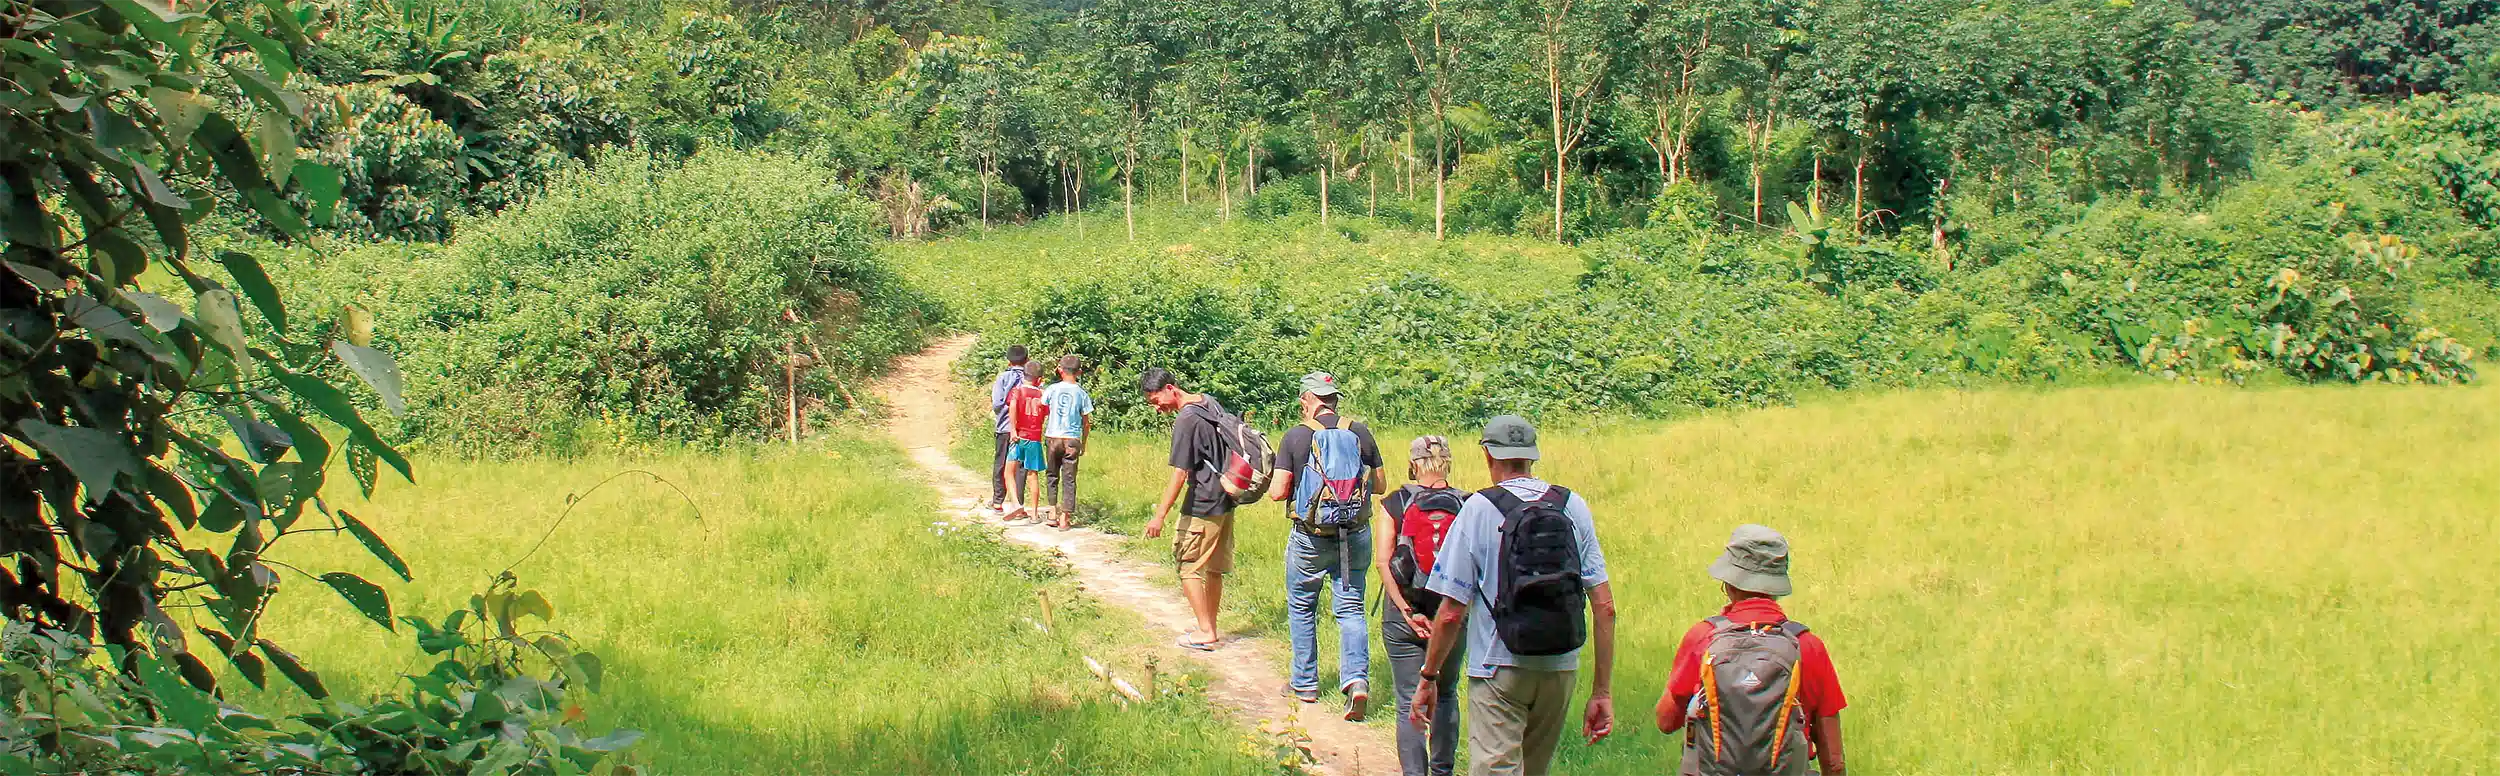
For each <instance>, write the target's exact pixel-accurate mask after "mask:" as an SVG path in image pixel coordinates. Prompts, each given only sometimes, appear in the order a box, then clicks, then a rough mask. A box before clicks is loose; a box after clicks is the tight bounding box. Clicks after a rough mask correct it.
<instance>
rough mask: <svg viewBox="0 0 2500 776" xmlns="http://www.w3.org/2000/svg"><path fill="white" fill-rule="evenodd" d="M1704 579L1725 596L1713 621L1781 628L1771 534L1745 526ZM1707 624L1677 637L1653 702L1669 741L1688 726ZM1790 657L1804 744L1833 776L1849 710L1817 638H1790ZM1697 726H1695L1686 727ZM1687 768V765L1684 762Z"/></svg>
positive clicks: (1838, 770) (1776, 552)
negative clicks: (1671, 664) (1794, 651)
mask: <svg viewBox="0 0 2500 776" xmlns="http://www.w3.org/2000/svg"><path fill="white" fill-rule="evenodd" d="M1710 576H1711V577H1712V578H1714V579H1717V580H1719V586H1720V588H1721V589H1723V590H1725V591H1726V593H1727V607H1726V608H1724V609H1720V610H1719V616H1720V617H1723V618H1726V619H1727V620H1728V621H1730V622H1733V623H1734V624H1736V625H1740V626H1759V625H1779V624H1782V623H1786V622H1788V613H1787V612H1785V611H1782V610H1781V609H1780V605H1779V598H1780V597H1781V596H1785V595H1788V594H1789V593H1790V587H1789V582H1788V539H1787V538H1786V537H1783V536H1780V534H1779V532H1778V531H1774V530H1771V529H1769V528H1766V527H1763V526H1759V525H1745V526H1740V527H1738V528H1737V529H1736V533H1735V535H1733V536H1731V537H1729V538H1728V542H1727V551H1726V552H1725V553H1723V554H1721V555H1720V556H1719V559H1718V561H1717V562H1714V563H1712V564H1710ZM1717 629H1718V628H1717V626H1715V625H1714V624H1713V623H1712V622H1711V621H1710V620H1703V621H1702V622H1699V623H1695V624H1694V625H1693V627H1692V629H1691V630H1688V631H1685V632H1684V641H1683V643H1682V644H1680V645H1678V646H1677V647H1676V649H1675V669H1674V671H1673V672H1672V673H1670V674H1669V675H1668V677H1667V689H1666V693H1665V694H1664V696H1663V697H1660V698H1659V699H1658V732H1661V733H1670V734H1672V733H1674V732H1675V731H1676V730H1678V729H1680V728H1682V727H1684V724H1685V723H1686V722H1687V721H1688V720H1687V719H1685V716H1686V715H1687V714H1688V713H1690V709H1691V707H1692V704H1693V696H1695V695H1698V694H1700V693H1701V691H1702V687H1701V680H1702V677H1701V657H1702V653H1703V652H1704V651H1705V650H1707V649H1709V647H1710V640H1711V636H1712V634H1713V633H1714V632H1715V631H1717ZM1797 646H1798V657H1797V664H1796V667H1795V669H1794V671H1795V673H1794V674H1793V675H1792V676H1791V677H1790V679H1789V681H1792V682H1795V683H1796V687H1795V688H1794V689H1795V691H1796V693H1797V704H1798V706H1800V707H1802V708H1803V710H1804V711H1805V720H1806V741H1807V743H1808V746H1809V747H1810V748H1811V749H1812V751H1813V753H1814V755H1813V756H1815V757H1816V758H1818V759H1820V760H1821V762H1822V766H1823V767H1822V770H1823V776H1841V775H1842V774H1843V773H1845V772H1846V766H1845V765H1844V763H1843V760H1842V759H1841V744H1840V710H1841V709H1843V708H1847V707H1848V705H1849V698H1848V696H1846V695H1844V694H1842V693H1841V691H1840V674H1839V673H1838V672H1836V671H1834V670H1832V654H1831V650H1830V649H1829V648H1828V647H1826V646H1824V644H1823V638H1822V637H1821V636H1817V635H1815V634H1814V633H1813V632H1812V631H1806V632H1803V633H1800V634H1797ZM1690 721H1693V722H1695V723H1696V724H1699V720H1690ZM1687 762H1692V760H1691V759H1690V758H1687Z"/></svg>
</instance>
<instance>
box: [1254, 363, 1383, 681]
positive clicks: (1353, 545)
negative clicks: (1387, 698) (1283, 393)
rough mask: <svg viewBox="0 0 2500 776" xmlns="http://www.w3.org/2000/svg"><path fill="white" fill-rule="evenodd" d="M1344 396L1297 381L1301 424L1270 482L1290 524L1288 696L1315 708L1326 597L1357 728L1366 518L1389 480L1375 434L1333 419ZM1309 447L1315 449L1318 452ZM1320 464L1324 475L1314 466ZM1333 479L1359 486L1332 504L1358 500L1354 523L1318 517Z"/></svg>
mask: <svg viewBox="0 0 2500 776" xmlns="http://www.w3.org/2000/svg"><path fill="white" fill-rule="evenodd" d="M1340 396H1341V394H1340V393H1339V391H1338V390H1337V378H1336V377H1335V376H1334V375H1330V374H1328V373H1327V372H1312V373H1310V374H1307V375H1303V376H1302V424H1301V425H1297V426H1294V427H1293V428H1292V429H1290V430H1287V431H1286V432H1285V440H1284V444H1283V445H1281V446H1279V447H1278V448H1277V450H1276V459H1275V461H1274V462H1273V464H1274V468H1275V470H1276V478H1275V479H1274V480H1271V481H1270V483H1269V485H1268V492H1267V493H1268V498H1271V499H1274V500H1277V501H1283V502H1286V516H1287V517H1289V518H1291V519H1292V521H1293V531H1292V533H1291V535H1290V536H1289V538H1288V539H1287V540H1286V543H1285V623H1286V630H1287V632H1288V634H1289V635H1290V636H1291V642H1292V644H1293V661H1292V675H1291V676H1290V677H1289V679H1288V681H1287V686H1286V688H1285V693H1286V694H1287V695H1291V696H1293V697H1294V698H1295V699H1296V700H1300V701H1302V702H1303V703H1313V702H1316V701H1318V700H1319V695H1320V688H1319V610H1320V599H1321V598H1323V597H1326V598H1328V599H1329V604H1328V608H1329V610H1330V611H1331V612H1332V613H1333V614H1334V615H1335V618H1336V621H1337V684H1336V687H1337V690H1338V691H1339V692H1342V693H1345V698H1346V711H1345V718H1346V719H1347V720H1349V721H1360V720H1362V719H1363V718H1364V716H1365V715H1366V714H1367V713H1368V712H1369V711H1370V705H1369V704H1370V703H1371V664H1372V659H1371V635H1370V634H1371V630H1370V621H1369V620H1367V619H1366V618H1365V617H1364V614H1363V599H1364V584H1363V580H1364V576H1365V572H1366V571H1368V570H1369V569H1370V568H1371V565H1372V561H1371V553H1372V534H1371V527H1370V523H1369V521H1368V520H1365V519H1363V518H1366V517H1368V516H1369V515H1370V513H1371V510H1372V505H1371V503H1370V502H1371V500H1372V499H1373V498H1375V497H1378V496H1379V495H1380V493H1381V492H1382V491H1384V490H1387V487H1388V478H1387V477H1384V476H1382V474H1381V471H1380V444H1379V442H1377V441H1375V440H1373V439H1372V432H1371V428H1370V427H1369V426H1366V425H1364V424H1363V422H1362V421H1359V420H1348V419H1346V418H1342V417H1339V416H1338V415H1337V402H1338V399H1339V398H1340ZM1323 434H1325V435H1327V436H1326V438H1322V437H1321V435H1323ZM1314 445H1317V446H1318V447H1319V448H1320V449H1318V450H1316V451H1315V450H1314V449H1313V447H1314ZM1314 452H1316V453H1318V457H1314V456H1313V453H1314ZM1323 464H1324V465H1326V466H1328V467H1330V470H1327V471H1323V470H1321V469H1318V468H1316V467H1319V466H1322V465H1323ZM1336 467H1344V468H1343V469H1342V471H1338V470H1336ZM1331 477H1333V478H1340V481H1342V480H1343V479H1346V478H1351V479H1356V480H1359V481H1360V484H1359V485H1356V486H1353V491H1354V492H1353V493H1341V494H1339V495H1338V498H1337V501H1336V502H1335V503H1338V504H1344V503H1345V501H1346V499H1347V498H1349V497H1353V496H1357V495H1359V497H1360V501H1361V502H1362V503H1361V505H1360V506H1359V507H1356V509H1357V510H1358V512H1359V516H1358V517H1357V518H1356V519H1355V520H1354V521H1353V523H1352V524H1351V525H1347V524H1344V523H1342V522H1341V521H1339V522H1337V524H1334V525H1332V524H1330V523H1329V522H1328V521H1321V520H1316V519H1315V518H1318V517H1319V515H1318V512H1317V510H1319V509H1322V508H1324V506H1325V503H1324V497H1323V494H1322V493H1321V490H1322V488H1323V479H1324V478H1331Z"/></svg>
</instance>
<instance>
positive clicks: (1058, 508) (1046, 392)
mask: <svg viewBox="0 0 2500 776" xmlns="http://www.w3.org/2000/svg"><path fill="white" fill-rule="evenodd" d="M1084 363H1085V362H1084V360H1083V359H1080V358H1078V357H1077V356H1076V354H1073V353H1071V354H1068V355H1065V356H1061V357H1059V382H1056V383H1052V384H1051V386H1050V387H1049V388H1045V389H1043V390H1042V404H1044V405H1045V406H1047V407H1049V412H1048V414H1047V415H1046V416H1045V417H1044V418H1043V419H1042V456H1043V468H1044V469H1046V470H1047V471H1048V474H1049V477H1048V480H1049V481H1048V483H1047V487H1048V488H1049V496H1050V498H1049V499H1048V501H1050V502H1051V504H1052V505H1053V506H1052V507H1051V518H1052V523H1053V524H1055V525H1057V526H1058V527H1059V528H1060V529H1061V530H1066V529H1067V528H1068V526H1069V525H1070V524H1071V521H1073V520H1075V519H1076V469H1077V459H1080V458H1083V457H1084V456H1085V439H1086V437H1087V436H1089V435H1091V434H1092V433H1093V430H1094V397H1093V396H1092V395H1091V394H1088V393H1086V392H1085V388H1084V387H1083V386H1080V385H1077V384H1076V379H1077V375H1078V374H1080V373H1081V372H1082V371H1083V369H1084Z"/></svg>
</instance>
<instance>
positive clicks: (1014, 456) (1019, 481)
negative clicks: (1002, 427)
mask: <svg viewBox="0 0 2500 776" xmlns="http://www.w3.org/2000/svg"><path fill="white" fill-rule="evenodd" d="M1042 395H1043V394H1042V375H1041V373H1039V372H1033V373H1030V374H1027V375H1026V376H1025V379H1024V382H1022V383H1019V384H1017V385H1016V387H1015V388H1013V389H1010V390H1008V391H1007V414H1008V415H1009V417H1010V418H1011V419H1012V420H1013V421H1014V422H1013V425H1014V436H1015V441H1013V442H1011V443H1009V445H1008V449H1007V500H1008V501H1010V502H1013V503H1014V504H1015V506H1014V507H1013V508H1011V509H1009V510H1007V514H1006V516H1005V517H1006V521H1007V522H1011V523H1012V522H1020V521H1024V520H1034V519H1038V518H1037V517H1036V516H1035V514H1034V512H1035V510H1034V508H1033V507H1030V506H1028V505H1027V504H1028V502H1032V501H1038V500H1039V499H1038V498H1037V497H1038V496H1040V495H1041V487H1040V485H1041V484H1042V482H1041V480H1042V472H1043V470H1044V469H1046V468H1048V467H1047V466H1045V462H1044V460H1043V455H1042V426H1043V425H1045V424H1046V423H1047V422H1048V418H1049V416H1050V405H1049V404H1046V403H1044V402H1043V401H1042Z"/></svg>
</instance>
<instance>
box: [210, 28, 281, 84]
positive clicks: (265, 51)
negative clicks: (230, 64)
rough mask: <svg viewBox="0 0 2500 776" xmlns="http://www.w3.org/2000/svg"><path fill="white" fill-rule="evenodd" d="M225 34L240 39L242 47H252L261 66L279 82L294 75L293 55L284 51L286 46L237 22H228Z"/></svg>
mask: <svg viewBox="0 0 2500 776" xmlns="http://www.w3.org/2000/svg"><path fill="white" fill-rule="evenodd" d="M226 34H228V35H232V36H235V37H236V38H240V39H242V41H243V44H244V45H246V46H250V47H252V53H254V54H259V55H260V63H261V66H263V67H267V68H269V72H270V74H271V75H275V76H277V77H278V79H279V80H281V81H283V80H285V79H286V77H287V76H290V75H294V74H295V55H294V54H292V53H289V52H288V51H287V50H286V44H284V43H280V42H278V41H277V39H275V38H271V37H269V36H267V35H262V34H260V33H259V32H256V31H254V30H253V29H252V27H251V25H248V24H242V23H239V22H228V23H227V24H226Z"/></svg>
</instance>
